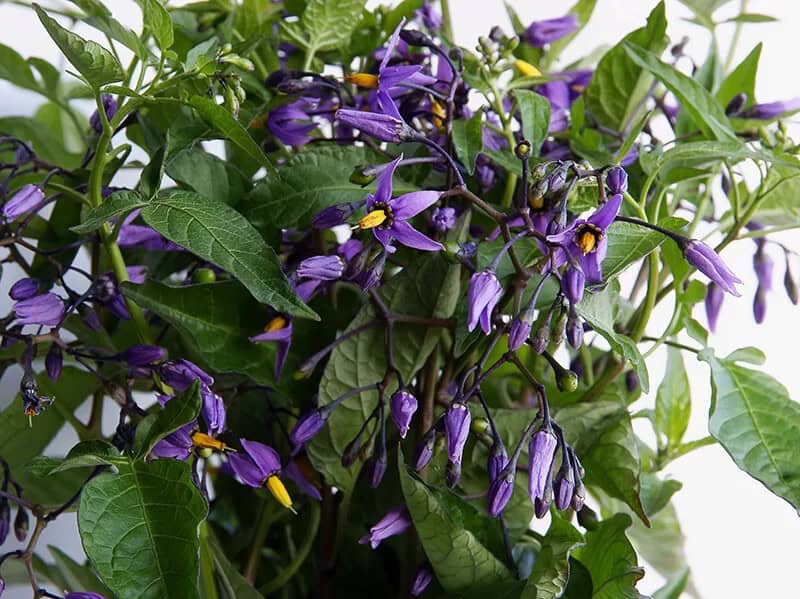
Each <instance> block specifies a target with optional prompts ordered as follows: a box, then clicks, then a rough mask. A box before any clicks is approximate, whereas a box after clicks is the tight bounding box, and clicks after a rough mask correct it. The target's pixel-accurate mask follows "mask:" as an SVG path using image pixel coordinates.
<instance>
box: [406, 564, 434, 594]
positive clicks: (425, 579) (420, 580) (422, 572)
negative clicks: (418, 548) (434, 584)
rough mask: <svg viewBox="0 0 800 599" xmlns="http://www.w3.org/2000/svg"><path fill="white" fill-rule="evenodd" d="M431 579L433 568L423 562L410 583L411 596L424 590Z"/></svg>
mask: <svg viewBox="0 0 800 599" xmlns="http://www.w3.org/2000/svg"><path fill="white" fill-rule="evenodd" d="M432 580H433V570H431V567H430V566H429V565H428V564H423V565H422V566H420V567H419V569H418V570H417V573H416V574H414V580H413V582H412V583H411V596H412V597H419V596H420V595H422V593H424V592H425V589H427V588H428V586H430V584H431V581H432Z"/></svg>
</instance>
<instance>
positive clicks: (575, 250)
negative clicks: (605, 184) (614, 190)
mask: <svg viewBox="0 0 800 599" xmlns="http://www.w3.org/2000/svg"><path fill="white" fill-rule="evenodd" d="M621 204H622V195H620V194H616V195H613V196H611V197H610V198H609V199H608V201H607V202H606V203H605V204H603V205H602V206H601V207H600V208H598V210H597V211H596V212H595V213H594V214H592V215H591V216H590V217H589V218H588V219H586V220H584V219H582V218H578V219H575V220H574V221H573V222H572V223H571V224H570V225H569V226H568V227H567V228H566V229H564V230H563V231H561V232H560V233H556V234H554V235H548V236H547V241H549V242H551V243H557V244H559V245H561V249H562V250H563V251H558V252H556V255H555V256H554V259H553V261H554V262H555V263H556V264H563V263H564V262H566V261H567V260H569V261H570V262H572V263H577V265H578V266H579V267H580V269H581V270H582V271H583V274H584V275H585V276H586V279H587V280H589V281H591V282H596V281H600V280H602V278H603V270H602V262H603V258H605V257H606V252H607V251H608V238H607V237H606V229H607V228H608V226H609V225H610V224H611V223H612V222H614V218H615V217H616V216H617V212H619V207H620V205H621Z"/></svg>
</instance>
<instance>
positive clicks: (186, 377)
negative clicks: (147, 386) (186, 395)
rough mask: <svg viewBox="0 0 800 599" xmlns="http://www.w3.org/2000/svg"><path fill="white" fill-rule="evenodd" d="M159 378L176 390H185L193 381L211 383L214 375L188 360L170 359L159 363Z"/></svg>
mask: <svg viewBox="0 0 800 599" xmlns="http://www.w3.org/2000/svg"><path fill="white" fill-rule="evenodd" d="M160 372H161V378H162V379H163V380H164V382H165V383H166V384H167V385H169V386H170V387H172V388H173V389H175V390H176V391H178V392H180V391H186V389H188V388H189V386H190V385H191V384H192V383H193V382H194V381H200V382H201V383H203V384H205V385H213V384H214V377H212V376H211V375H210V374H208V373H207V372H205V371H204V370H203V369H201V368H200V367H199V366H197V364H194V363H193V362H190V361H189V360H184V359H182V358H181V359H180V360H171V361H169V362H166V363H164V364H162V365H161V369H160Z"/></svg>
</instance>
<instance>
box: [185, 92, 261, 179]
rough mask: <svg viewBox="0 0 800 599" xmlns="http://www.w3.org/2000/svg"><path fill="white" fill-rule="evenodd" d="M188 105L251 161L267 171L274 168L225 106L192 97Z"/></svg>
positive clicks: (206, 99) (198, 97) (201, 97)
mask: <svg viewBox="0 0 800 599" xmlns="http://www.w3.org/2000/svg"><path fill="white" fill-rule="evenodd" d="M188 104H189V105H190V106H191V107H192V108H194V109H195V110H196V111H197V113H198V114H199V115H200V117H201V118H202V119H203V120H204V121H205V122H206V123H208V124H209V125H211V126H212V127H214V129H216V130H217V131H219V132H220V133H221V134H222V136H223V137H225V138H226V139H228V140H230V141H231V142H232V143H234V144H236V146H237V147H238V148H239V149H240V150H242V152H244V153H245V154H246V155H247V156H248V157H249V158H250V159H252V160H253V161H255V162H257V163H258V164H260V165H262V166H264V167H266V168H267V170H271V169H273V168H274V167H273V165H272V163H271V162H270V160H269V158H267V155H266V154H264V151H263V150H262V149H261V146H259V145H258V144H257V143H256V141H255V140H254V139H253V138H252V137H251V136H250V134H249V133H248V132H247V129H245V128H244V127H243V126H242V125H241V123H239V121H237V120H236V119H235V118H233V115H231V113H230V112H228V111H227V110H226V109H225V107H224V106H220V105H219V104H217V103H216V102H214V101H213V100H211V99H209V98H205V97H203V96H192V97H191V98H190V99H189V102H188Z"/></svg>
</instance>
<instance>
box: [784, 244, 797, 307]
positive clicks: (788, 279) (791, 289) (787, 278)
mask: <svg viewBox="0 0 800 599" xmlns="http://www.w3.org/2000/svg"><path fill="white" fill-rule="evenodd" d="M783 287H784V289H786V295H788V296H789V300H790V301H791V302H792V303H793V304H794V305H795V306H796V305H797V302H798V301H800V288H798V285H797V281H796V280H795V278H794V273H792V265H791V264H789V256H788V255H787V256H786V274H785V275H783Z"/></svg>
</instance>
